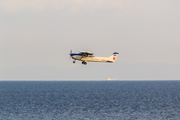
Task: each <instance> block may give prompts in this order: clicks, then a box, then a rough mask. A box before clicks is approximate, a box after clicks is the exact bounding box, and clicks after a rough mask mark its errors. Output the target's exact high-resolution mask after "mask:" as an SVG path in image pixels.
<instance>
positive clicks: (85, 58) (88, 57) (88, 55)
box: [69, 50, 119, 65]
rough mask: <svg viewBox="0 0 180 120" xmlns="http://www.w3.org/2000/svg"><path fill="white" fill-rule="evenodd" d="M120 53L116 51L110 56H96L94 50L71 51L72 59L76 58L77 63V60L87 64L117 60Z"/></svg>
mask: <svg viewBox="0 0 180 120" xmlns="http://www.w3.org/2000/svg"><path fill="white" fill-rule="evenodd" d="M118 54H119V53H117V52H114V53H113V54H112V55H111V56H109V57H95V56H93V53H92V52H82V51H79V53H72V50H71V51H70V54H69V55H70V56H71V58H72V59H74V61H73V63H75V61H76V60H79V61H82V64H84V65H86V64H87V62H108V63H113V62H115V60H116V58H117V56H118Z"/></svg>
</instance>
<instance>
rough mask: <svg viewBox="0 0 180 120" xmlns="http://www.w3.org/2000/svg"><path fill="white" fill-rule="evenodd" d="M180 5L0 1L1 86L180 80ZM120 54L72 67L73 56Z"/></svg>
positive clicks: (128, 0)
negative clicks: (34, 82)
mask: <svg viewBox="0 0 180 120" xmlns="http://www.w3.org/2000/svg"><path fill="white" fill-rule="evenodd" d="M179 5H180V1H179V0H149V1H146V0H0V80H91V79H92V80H100V79H101V80H103V79H107V77H111V78H117V79H120V80H180V74H179V73H180V7H179ZM71 49H72V50H73V51H74V52H77V50H83V51H92V52H94V55H95V56H102V57H103V56H104V57H106V56H110V55H111V54H112V53H113V52H114V51H117V52H119V53H120V54H119V56H118V59H117V61H116V62H115V63H113V64H110V63H88V64H87V65H86V66H85V65H82V64H81V62H78V61H77V64H73V63H72V61H73V60H72V59H70V58H69V51H70V50H71Z"/></svg>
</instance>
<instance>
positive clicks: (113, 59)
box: [108, 52, 119, 62]
mask: <svg viewBox="0 0 180 120" xmlns="http://www.w3.org/2000/svg"><path fill="white" fill-rule="evenodd" d="M118 55H119V53H117V52H114V53H113V54H112V55H111V56H109V57H108V60H109V61H112V62H115V60H116V58H117V56H118Z"/></svg>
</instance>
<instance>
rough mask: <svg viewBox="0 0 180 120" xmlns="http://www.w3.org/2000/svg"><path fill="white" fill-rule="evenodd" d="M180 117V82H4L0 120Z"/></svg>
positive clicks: (173, 119)
mask: <svg viewBox="0 0 180 120" xmlns="http://www.w3.org/2000/svg"><path fill="white" fill-rule="evenodd" d="M84 119H85V120H89V119H91V120H180V81H101V82H100V81H98V82H92V81H87V82H77V81H76V82H0V120H84Z"/></svg>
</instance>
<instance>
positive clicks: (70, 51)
mask: <svg viewBox="0 0 180 120" xmlns="http://www.w3.org/2000/svg"><path fill="white" fill-rule="evenodd" d="M71 54H72V50H71V51H70V53H69V55H70V58H72V56H71Z"/></svg>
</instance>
